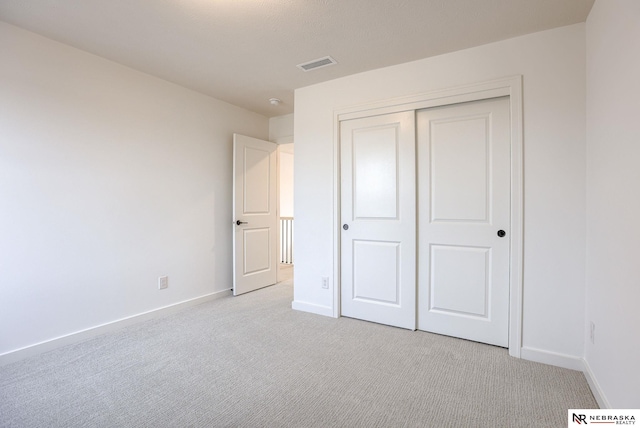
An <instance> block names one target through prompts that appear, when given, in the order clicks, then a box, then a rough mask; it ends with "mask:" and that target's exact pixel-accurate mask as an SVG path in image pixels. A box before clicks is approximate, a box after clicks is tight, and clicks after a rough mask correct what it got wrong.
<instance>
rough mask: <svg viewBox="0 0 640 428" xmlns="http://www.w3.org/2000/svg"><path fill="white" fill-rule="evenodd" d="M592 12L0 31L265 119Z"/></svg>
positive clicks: (327, 5)
mask: <svg viewBox="0 0 640 428" xmlns="http://www.w3.org/2000/svg"><path fill="white" fill-rule="evenodd" d="M593 2H594V0H0V20H2V21H5V22H8V23H10V24H14V25H17V26H19V27H23V28H25V29H28V30H31V31H34V32H36V33H39V34H42V35H44V36H46V37H49V38H51V39H54V40H57V41H60V42H62V43H66V44H68V45H71V46H75V47H77V48H80V49H83V50H85V51H87V52H91V53H94V54H96V55H99V56H101V57H104V58H108V59H110V60H113V61H116V62H118V63H121V64H124V65H127V66H129V67H131V68H134V69H137V70H140V71H143V72H146V73H149V74H151V75H154V76H157V77H160V78H163V79H165V80H168V81H170V82H174V83H177V84H179V85H182V86H185V87H188V88H191V89H194V90H196V91H198V92H201V93H204V94H208V95H211V96H213V97H215V98H218V99H221V100H224V101H227V102H229V103H232V104H236V105H238V106H241V107H244V108H247V109H249V110H252V111H255V112H258V113H260V114H263V115H265V116H268V117H271V116H279V115H282V114H287V113H291V112H293V91H294V89H296V88H299V87H303V86H307V85H311V84H314V83H319V82H323V81H326V80H330V79H335V78H338V77H342V76H346V75H349V74H353V73H358V72H362V71H366V70H371V69H375V68H380V67H385V66H389V65H394V64H399V63H403V62H407V61H412V60H416V59H421V58H426V57H429V56H434V55H439V54H442V53H446V52H452V51H456V50H460V49H465V48H469V47H473V46H478V45H482V44H485V43H490V42H494V41H497V40H502V39H507V38H510V37H514V36H519V35H523V34H527V33H532V32H536V31H541V30H546V29H550V28H554V27H560V26H564V25H569V24H574V23H578V22H584V21H585V19H586V17H587V15H588V13H589V11H590V10H591V7H592V5H593ZM326 55H331V56H332V57H333V58H335V59H336V61H338V65H335V66H331V67H325V68H321V69H318V70H315V71H311V72H307V73H305V72H303V71H301V70H300V69H298V68H297V67H296V65H297V64H300V63H303V62H307V61H310V60H313V59H316V58H320V57H323V56H326ZM271 97H277V98H280V99H282V100H283V104H282V105H280V106H278V107H273V106H271V105H270V104H269V101H268V100H269V98H271Z"/></svg>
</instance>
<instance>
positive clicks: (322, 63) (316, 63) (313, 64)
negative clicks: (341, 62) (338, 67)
mask: <svg viewBox="0 0 640 428" xmlns="http://www.w3.org/2000/svg"><path fill="white" fill-rule="evenodd" d="M337 63H338V62H337V61H336V60H335V59H333V58H331V57H330V56H325V57H323V58H318V59H314V60H313V61H309V62H305V63H304V64H298V65H297V66H296V67H298V68H299V69H301V70H302V71H311V70H315V69H316V68H322V67H328V66H330V65H334V64H337Z"/></svg>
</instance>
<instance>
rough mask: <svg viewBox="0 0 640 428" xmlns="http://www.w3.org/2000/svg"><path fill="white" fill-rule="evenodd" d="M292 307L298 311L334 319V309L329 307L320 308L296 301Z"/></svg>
mask: <svg viewBox="0 0 640 428" xmlns="http://www.w3.org/2000/svg"><path fill="white" fill-rule="evenodd" d="M291 307H292V308H293V309H295V310H296V311H302V312H311V313H312V314H318V315H324V316H325V317H333V308H331V307H329V306H320V305H316V304H313V303H307V302H301V301H299V300H294V301H293V302H292V303H291Z"/></svg>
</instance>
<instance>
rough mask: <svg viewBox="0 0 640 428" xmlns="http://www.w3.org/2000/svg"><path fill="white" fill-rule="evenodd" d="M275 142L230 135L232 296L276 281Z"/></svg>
mask: <svg viewBox="0 0 640 428" xmlns="http://www.w3.org/2000/svg"><path fill="white" fill-rule="evenodd" d="M277 147H278V146H277V145H276V144H274V143H270V142H268V141H263V140H258V139H256V138H251V137H246V136H244V135H239V134H233V222H234V224H233V227H234V228H235V233H234V235H233V295H234V296H237V295H238V294H242V293H248V292H250V291H253V290H257V289H258V288H262V287H266V286H269V285H273V284H275V283H276V276H277V272H278V263H277V254H276V253H277V242H278V241H277V232H278V213H277V197H276V191H277V183H276V180H277V175H276V156H277V154H276V149H277Z"/></svg>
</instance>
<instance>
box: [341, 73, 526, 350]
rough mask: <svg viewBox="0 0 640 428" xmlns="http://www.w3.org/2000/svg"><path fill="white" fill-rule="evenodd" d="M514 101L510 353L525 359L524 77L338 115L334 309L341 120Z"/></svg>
mask: <svg viewBox="0 0 640 428" xmlns="http://www.w3.org/2000/svg"><path fill="white" fill-rule="evenodd" d="M503 96H508V97H509V106H510V107H509V109H510V127H511V207H510V208H511V236H510V237H511V240H510V245H511V246H510V256H509V257H510V260H509V271H510V273H509V280H510V288H509V294H510V295H509V355H511V356H512V357H516V358H521V349H522V296H523V270H522V264H523V236H524V235H523V233H524V232H523V214H524V195H523V190H524V181H523V164H524V150H523V144H524V140H523V138H524V132H523V107H522V105H523V95H522V75H516V76H510V77H505V78H501V79H495V80H490V81H486V82H480V83H473V84H469V85H462V86H457V87H454V88H447V89H441V90H436V91H431V92H427V93H423V94H418V95H412V96H407V97H399V98H392V99H386V100H379V101H375V102H370V103H365V104H358V105H355V106H350V107H344V108H339V109H336V110H334V111H333V159H334V165H333V171H334V177H333V204H334V212H333V281H334V284H335V287H334V288H333V308H330V309H331V311H330V315H331V316H333V317H336V318H337V317H339V316H340V224H339V221H340V180H341V177H340V121H342V120H348V119H357V118H361V117H367V116H377V115H381V114H388V113H396V112H402V111H408V110H419V109H424V108H430V107H439V106H445V105H450V104H457V103H463V102H471V101H479V100H484V99H490V98H497V97H503Z"/></svg>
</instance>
